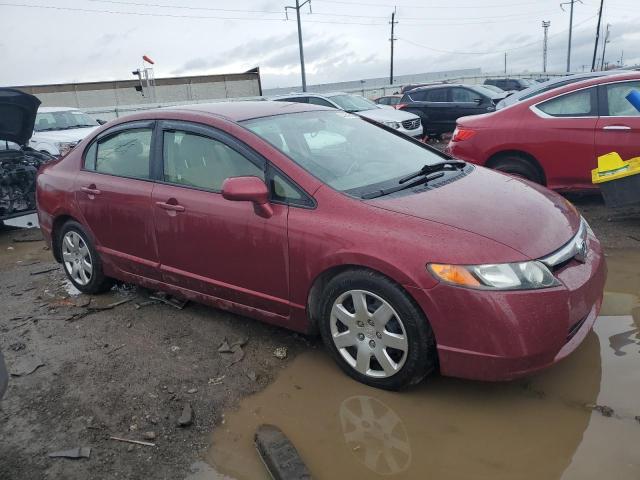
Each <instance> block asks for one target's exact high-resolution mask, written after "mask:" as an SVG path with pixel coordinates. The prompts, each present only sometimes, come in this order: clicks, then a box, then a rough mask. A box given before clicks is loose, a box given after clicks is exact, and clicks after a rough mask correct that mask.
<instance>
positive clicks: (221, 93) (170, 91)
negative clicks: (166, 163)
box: [14, 72, 261, 109]
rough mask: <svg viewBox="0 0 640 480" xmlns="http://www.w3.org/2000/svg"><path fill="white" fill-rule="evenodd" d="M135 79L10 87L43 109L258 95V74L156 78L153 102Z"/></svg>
mask: <svg viewBox="0 0 640 480" xmlns="http://www.w3.org/2000/svg"><path fill="white" fill-rule="evenodd" d="M136 85H138V81H137V80H116V81H110V82H90V83H67V84H54V85H23V86H18V87H14V88H17V89H19V90H22V91H24V92H27V93H31V94H33V95H35V96H36V97H38V98H39V99H40V100H41V101H42V106H43V107H78V108H81V109H94V108H101V107H118V106H124V105H140V104H151V103H154V104H167V103H168V104H172V103H180V102H197V101H202V100H216V99H223V98H231V97H255V96H258V95H260V93H261V92H260V75H259V73H253V72H252V73H235V74H225V75H203V76H195V77H172V78H158V79H156V98H155V102H152V99H151V98H150V96H149V95H148V92H145V93H147V95H146V96H144V97H143V96H142V95H141V94H140V93H139V92H137V91H136V90H135V86H136Z"/></svg>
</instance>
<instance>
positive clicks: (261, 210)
mask: <svg viewBox="0 0 640 480" xmlns="http://www.w3.org/2000/svg"><path fill="white" fill-rule="evenodd" d="M222 197H223V198H225V199H226V200H231V201H233V202H253V206H254V209H255V211H256V213H257V214H258V215H260V216H261V217H265V218H269V217H271V216H272V215H273V208H272V207H271V205H270V204H269V189H268V188H267V185H266V184H265V183H264V182H263V181H262V180H260V179H259V178H258V177H231V178H227V179H226V180H225V181H224V182H223V183H222Z"/></svg>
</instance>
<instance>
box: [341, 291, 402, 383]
mask: <svg viewBox="0 0 640 480" xmlns="http://www.w3.org/2000/svg"><path fill="white" fill-rule="evenodd" d="M330 329H331V339H332V341H333V344H334V345H335V347H336V348H337V350H338V352H339V353H340V355H341V356H342V358H344V360H345V361H346V362H347V363H348V364H349V365H350V366H351V367H352V368H354V369H355V370H357V371H358V372H359V373H361V374H363V375H366V376H368V377H375V378H387V377H391V376H392V375H394V374H396V373H398V372H399V371H400V369H401V368H402V366H403V365H404V363H405V361H406V359H407V354H408V351H409V342H408V339H407V333H406V330H405V328H404V324H403V323H402V320H401V318H400V316H399V315H398V314H397V313H396V311H395V310H394V309H393V307H392V306H391V305H390V304H389V303H388V302H387V301H386V300H384V299H383V298H381V297H379V296H378V295H376V294H374V293H372V292H368V291H366V290H349V291H347V292H344V293H343V294H341V295H340V296H338V298H337V299H336V301H335V302H334V303H333V307H332V308H331V320H330Z"/></svg>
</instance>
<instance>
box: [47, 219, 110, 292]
mask: <svg viewBox="0 0 640 480" xmlns="http://www.w3.org/2000/svg"><path fill="white" fill-rule="evenodd" d="M57 245H58V254H59V257H58V258H60V260H61V262H62V267H63V268H64V272H65V274H66V275H67V278H68V279H69V280H70V281H71V283H72V284H73V286H74V287H76V288H77V289H78V290H80V291H81V292H82V293H89V294H94V293H102V292H106V291H107V290H109V289H110V288H111V287H112V286H113V280H112V279H111V278H108V277H106V276H105V275H104V273H103V272H102V261H101V260H100V256H99V255H98V252H97V251H96V249H95V246H94V245H93V242H92V241H91V237H90V236H89V235H88V234H87V232H86V231H85V229H84V228H83V227H82V225H80V224H79V223H78V222H74V221H69V222H67V223H65V224H64V225H63V227H62V229H61V230H60V234H59V237H58V242H57Z"/></svg>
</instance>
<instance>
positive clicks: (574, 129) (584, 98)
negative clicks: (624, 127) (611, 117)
mask: <svg viewBox="0 0 640 480" xmlns="http://www.w3.org/2000/svg"><path fill="white" fill-rule="evenodd" d="M531 110H532V111H533V112H534V113H536V115H538V117H539V119H537V121H536V122H535V125H533V128H534V130H535V131H532V134H531V137H530V140H529V142H530V144H531V145H532V149H533V153H534V156H535V157H536V158H537V159H538V161H539V162H540V163H541V164H542V167H543V169H544V171H545V174H546V176H547V178H548V179H553V180H552V181H550V182H549V183H552V184H553V186H554V188H592V187H593V186H592V184H591V170H592V169H593V168H595V164H596V160H595V158H596V157H595V130H596V124H597V122H598V95H597V88H596V87H590V88H583V89H580V90H576V91H573V92H569V93H566V94H563V95H559V96H556V97H553V98H551V99H549V100H545V101H544V102H541V103H538V104H536V105H534V106H532V107H531Z"/></svg>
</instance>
